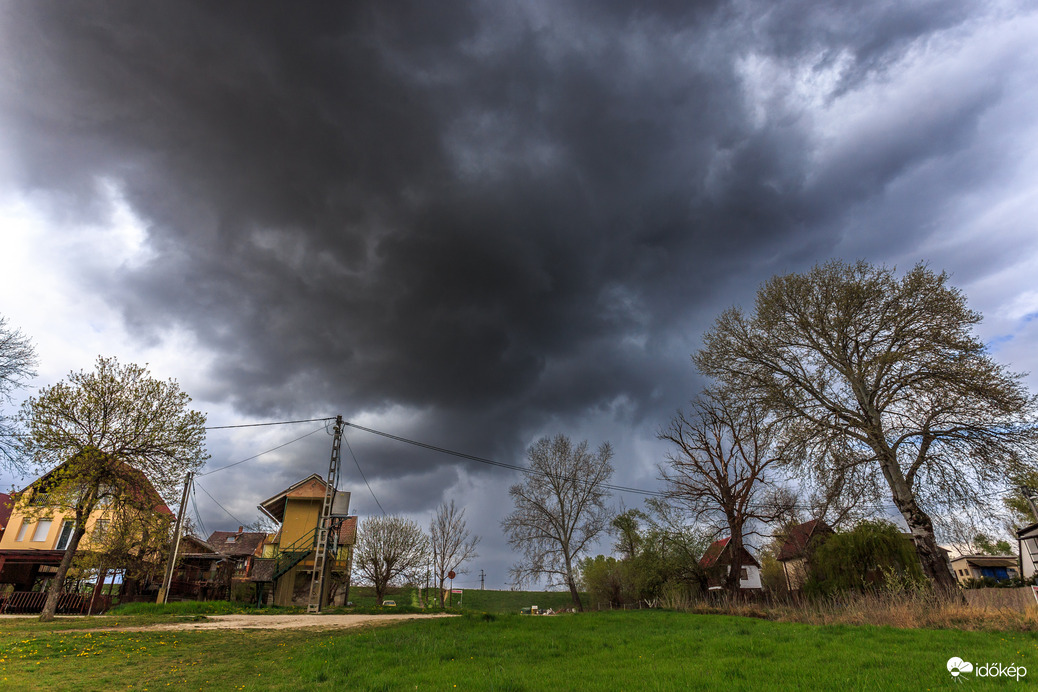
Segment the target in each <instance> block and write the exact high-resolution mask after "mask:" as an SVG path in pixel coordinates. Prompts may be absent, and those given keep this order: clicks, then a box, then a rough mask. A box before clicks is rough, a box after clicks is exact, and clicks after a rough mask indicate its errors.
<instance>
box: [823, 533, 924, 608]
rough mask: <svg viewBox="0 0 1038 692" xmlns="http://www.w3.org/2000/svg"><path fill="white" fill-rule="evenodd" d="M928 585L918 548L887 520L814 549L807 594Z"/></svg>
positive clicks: (835, 536)
mask: <svg viewBox="0 0 1038 692" xmlns="http://www.w3.org/2000/svg"><path fill="white" fill-rule="evenodd" d="M925 583H926V578H925V577H924V576H923V570H922V567H921V566H920V565H919V560H918V558H917V557H916V553H915V547H914V546H913V545H912V543H911V541H910V540H908V539H906V538H905V536H904V535H902V534H901V532H900V531H899V530H898V528H897V527H896V526H894V525H893V524H891V523H890V522H886V521H863V522H861V523H859V524H858V525H857V526H855V527H854V529H853V530H851V531H847V532H845V533H838V534H834V535H833V536H831V537H829V539H828V540H827V541H826V542H825V543H824V544H822V545H820V546H819V547H818V549H817V550H815V552H814V555H813V556H812V558H811V560H810V563H809V565H808V577H807V581H806V582H805V584H804V592H805V593H806V594H809V595H830V594H835V593H842V592H847V591H857V592H865V591H876V590H888V591H889V590H899V591H900V590H912V589H915V588H918V587H920V586H921V585H923V584H925Z"/></svg>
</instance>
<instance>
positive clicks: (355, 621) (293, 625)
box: [0, 613, 457, 632]
mask: <svg viewBox="0 0 1038 692" xmlns="http://www.w3.org/2000/svg"><path fill="white" fill-rule="evenodd" d="M0 617H3V616H0ZM10 617H19V616H10ZM26 617H38V616H36V615H30V616H26ZM442 617H457V616H456V615H448V614H435V615H429V614H421V613H401V614H399V615H207V616H205V619H204V620H197V621H196V620H191V619H188V618H185V619H184V621H183V622H165V623H162V624H158V625H130V626H127V627H101V628H98V629H90V630H86V629H83V630H70V631H75V632H162V631H170V630H259V629H262V630H287V629H346V628H349V627H360V626H362V625H377V624H379V623H388V622H396V621H398V620H421V619H426V618H442Z"/></svg>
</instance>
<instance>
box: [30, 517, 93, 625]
mask: <svg viewBox="0 0 1038 692" xmlns="http://www.w3.org/2000/svg"><path fill="white" fill-rule="evenodd" d="M76 523H77V524H79V523H80V522H78V521H77V522H76ZM85 533H86V528H85V527H83V528H76V530H75V531H73V532H72V538H71V539H70V540H69V543H68V547H67V548H65V554H64V555H62V556H61V564H59V565H58V573H57V574H55V575H54V579H52V580H51V582H50V587H49V588H48V589H47V600H46V601H45V602H44V604H43V612H41V613H40V622H50V621H51V620H53V619H54V614H55V613H56V612H57V610H58V599H59V598H60V597H61V591H62V587H63V586H64V584H65V575H66V574H68V568H69V567H71V566H72V558H73V557H75V555H76V548H78V547H79V541H80V539H81V538H83V535H84V534H85Z"/></svg>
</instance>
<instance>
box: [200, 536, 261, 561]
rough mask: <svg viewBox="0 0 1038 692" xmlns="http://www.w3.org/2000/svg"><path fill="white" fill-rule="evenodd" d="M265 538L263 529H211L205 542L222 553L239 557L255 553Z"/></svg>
mask: <svg viewBox="0 0 1038 692" xmlns="http://www.w3.org/2000/svg"><path fill="white" fill-rule="evenodd" d="M266 538H267V534H266V533H264V532H263V531H241V532H239V531H213V532H212V534H210V536H209V538H207V539H206V541H205V542H206V543H208V544H209V545H210V546H212V547H213V549H214V550H216V551H218V552H221V553H223V554H224V555H233V556H236V557H241V556H243V555H253V554H255V553H256V552H257V551H258V550H259V547H260V546H261V545H263V541H264V540H265V539H266ZM229 539H234V540H229Z"/></svg>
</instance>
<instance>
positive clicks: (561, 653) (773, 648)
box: [0, 603, 1038, 691]
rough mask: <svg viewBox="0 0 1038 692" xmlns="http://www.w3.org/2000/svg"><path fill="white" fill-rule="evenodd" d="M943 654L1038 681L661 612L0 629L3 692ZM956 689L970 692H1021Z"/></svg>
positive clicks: (908, 686)
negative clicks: (332, 625)
mask: <svg viewBox="0 0 1038 692" xmlns="http://www.w3.org/2000/svg"><path fill="white" fill-rule="evenodd" d="M538 605H540V604H539V603H538ZM137 617H142V616H137ZM174 617H177V616H173V615H166V616H152V619H153V620H156V621H158V620H167V619H170V618H174ZM315 617H319V616H315ZM109 620H111V618H103V619H97V620H94V621H93V622H95V623H96V624H102V621H109ZM66 623H67V621H66ZM56 624H58V625H60V624H61V623H60V622H59V623H56ZM952 656H959V657H961V658H963V659H965V660H967V661H971V662H973V663H974V664H979V663H986V662H990V663H1000V664H1002V665H1004V666H1008V665H1010V664H1016V665H1018V666H1021V665H1022V666H1026V667H1027V668H1028V669H1031V668H1033V671H1032V670H1029V674H1028V676H1027V677H1028V678H1030V679H1031V680H1034V679H1035V678H1038V635H1035V634H1033V633H1024V634H1022V633H1005V632H961V631H956V630H918V629H916V630H907V629H905V630H901V629H892V628H885V627H870V626H865V627H852V626H844V625H840V626H813V625H802V624H795V623H777V622H769V621H764V620H757V619H752V618H739V617H732V616H721V615H694V614H687V613H676V612H667V611H632V612H603V613H589V614H583V615H566V616H558V617H536V618H535V617H523V616H518V615H496V616H495V615H490V614H487V615H480V614H467V615H465V616H463V617H460V618H449V619H439V620H425V621H415V622H406V623H400V624H393V625H385V626H378V627H369V628H366V629H359V630H339V631H324V632H318V631H303V630H294V631H290V630H282V631H263V630H250V631H208V632H201V631H196V632H149V633H138V632H111V631H109V632H83V631H64V632H63V631H55V630H43V629H40V628H39V627H38V623H36V622H35V621H32V620H0V689H4V690H109V689H112V690H114V689H133V690H142V689H144V690H158V689H184V690H186V689H192V690H194V689H200V690H214V689H215V690H267V689H281V688H292V689H300V690H324V689H327V690H332V689H356V690H414V689H436V690H453V689H461V690H463V689H476V690H512V691H518V690H546V689H553V690H554V689H586V690H643V689H652V690H685V689H702V690H715V689H745V690H761V689H764V690H770V689H819V690H821V689H861V690H865V689H868V690H901V689H904V690H920V689H923V690H925V689H927V688H929V689H955V688H956V687H957V685H956V684H955V682H954V681H953V680H952V677H951V676H950V675H949V673H948V672H947V670H946V669H945V663H946V662H947V660H948V659H949V658H950V657H952ZM969 677H970V679H969V684H970V689H975V688H977V687H981V688H988V687H1005V688H1014V687H1017V686H1019V685H1021V684H1022V685H1027V679H1026V678H1025V679H1024V681H1022V682H1017V681H1016V680H1012V679H1004V678H1003V679H998V680H994V681H992V680H987V679H983V678H978V677H976V676H975V675H971V676H969Z"/></svg>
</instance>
